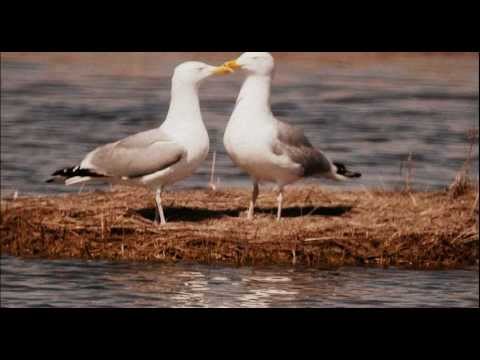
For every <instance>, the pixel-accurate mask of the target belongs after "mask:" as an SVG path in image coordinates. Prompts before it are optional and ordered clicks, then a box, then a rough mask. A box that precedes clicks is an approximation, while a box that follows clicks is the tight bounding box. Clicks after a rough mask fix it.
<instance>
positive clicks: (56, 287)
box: [0, 257, 479, 307]
mask: <svg viewBox="0 0 480 360" xmlns="http://www.w3.org/2000/svg"><path fill="white" fill-rule="evenodd" d="M0 261H1V270H2V271H1V284H2V285H1V298H0V299H1V303H2V306H4V307H30V306H31V307H50V306H55V307H478V306H479V286H478V280H479V278H478V269H475V270H454V271H405V270H396V269H388V270H382V269H363V268H342V269H338V270H334V271H327V270H325V271H321V270H313V269H293V268H276V267H268V268H248V267H246V268H229V267H218V266H199V265H187V264H176V265H164V264H138V263H110V262H99V261H96V262H84V261H70V260H69V261H47V260H22V259H17V258H12V257H2V258H1V260H0Z"/></svg>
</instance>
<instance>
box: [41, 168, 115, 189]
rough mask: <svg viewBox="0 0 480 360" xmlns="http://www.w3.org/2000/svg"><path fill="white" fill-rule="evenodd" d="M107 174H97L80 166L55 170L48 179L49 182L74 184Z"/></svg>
mask: <svg viewBox="0 0 480 360" xmlns="http://www.w3.org/2000/svg"><path fill="white" fill-rule="evenodd" d="M104 177H106V176H105V175H101V174H97V173H96V172H95V171H93V170H90V169H82V168H80V166H75V167H68V168H64V169H60V170H57V171H55V172H54V173H53V174H52V178H50V179H48V180H47V181H46V182H47V183H64V184H65V185H67V186H69V185H74V184H78V183H83V182H86V181H89V180H92V179H93V178H104Z"/></svg>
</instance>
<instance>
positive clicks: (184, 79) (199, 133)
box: [47, 61, 232, 224]
mask: <svg viewBox="0 0 480 360" xmlns="http://www.w3.org/2000/svg"><path fill="white" fill-rule="evenodd" d="M231 72H232V70H231V69H229V68H228V67H225V66H219V67H214V66H210V65H207V64H204V63H201V62H193V61H191V62H185V63H183V64H180V65H178V66H177V67H176V69H175V72H174V75H173V78H172V89H171V99H170V108H169V110H168V114H167V117H166V119H165V121H164V122H163V124H162V125H161V126H160V127H159V128H156V129H153V130H149V131H145V132H141V133H138V134H135V135H132V136H129V137H127V138H125V139H123V140H120V141H117V142H114V143H110V144H107V145H104V146H101V147H98V148H97V149H95V150H93V151H92V152H90V153H89V154H87V156H86V157H85V158H84V159H83V161H82V162H81V163H80V165H79V166H75V167H69V168H65V169H61V170H58V171H56V172H55V173H53V174H52V176H53V177H54V178H52V179H50V180H48V181H47V182H56V181H57V180H61V181H62V182H64V183H65V185H73V184H78V183H84V182H87V181H91V180H101V181H105V182H110V183H112V184H124V185H133V186H143V187H147V188H150V189H152V190H154V191H156V196H155V201H156V204H157V208H156V216H155V223H156V224H158V223H159V222H160V223H161V224H165V223H166V221H165V215H164V213H163V208H162V191H163V189H164V188H165V187H166V186H168V185H171V184H173V183H175V182H177V181H179V180H182V179H184V178H186V177H188V176H190V175H191V174H192V173H193V172H194V171H195V170H196V169H197V168H198V167H199V165H200V164H201V163H202V162H203V161H204V160H205V158H206V157H207V155H208V151H209V138H208V133H207V129H206V128H205V125H204V123H203V120H202V114H201V111H200V102H199V98H198V89H199V85H200V83H201V82H202V81H203V80H205V79H206V78H208V77H210V76H211V75H221V74H228V73H231Z"/></svg>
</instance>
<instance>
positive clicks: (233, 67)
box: [223, 60, 240, 71]
mask: <svg viewBox="0 0 480 360" xmlns="http://www.w3.org/2000/svg"><path fill="white" fill-rule="evenodd" d="M223 66H226V67H228V68H229V69H231V70H232V71H235V70H236V69H238V68H239V67H240V65H238V63H237V60H232V61H227V62H226V63H225V64H223Z"/></svg>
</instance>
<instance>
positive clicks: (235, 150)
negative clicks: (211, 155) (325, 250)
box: [224, 52, 361, 220]
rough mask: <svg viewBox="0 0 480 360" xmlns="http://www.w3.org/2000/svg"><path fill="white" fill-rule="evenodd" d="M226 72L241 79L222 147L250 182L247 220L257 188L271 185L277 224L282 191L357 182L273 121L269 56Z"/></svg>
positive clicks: (251, 56) (252, 57)
mask: <svg viewBox="0 0 480 360" xmlns="http://www.w3.org/2000/svg"><path fill="white" fill-rule="evenodd" d="M225 66H227V67H229V68H230V69H232V70H235V69H241V70H243V71H244V72H245V74H246V80H245V82H244V84H243V86H242V89H241V90H240V94H239V95H238V99H237V103H236V106H235V110H234V111H233V113H232V116H231V117H230V120H229V122H228V125H227V128H226V130H225V135H224V145H225V149H226V150H227V152H228V154H229V156H230V157H231V159H232V161H233V162H234V163H235V164H236V165H237V166H238V167H240V168H241V169H243V170H244V171H246V172H247V173H248V174H249V175H250V176H251V178H252V181H253V193H252V200H251V202H250V208H249V210H248V219H253V213H254V209H255V203H256V200H257V197H258V184H259V182H263V181H266V182H273V183H276V191H277V192H278V198H277V201H278V212H277V220H280V218H281V216H282V203H283V190H284V187H285V186H286V185H288V184H291V183H293V182H295V181H298V180H300V179H302V178H305V177H309V176H318V177H325V178H330V179H333V180H339V181H341V180H346V179H348V178H358V177H360V176H361V174H359V173H354V172H350V171H348V170H347V169H346V167H345V165H343V164H340V163H336V162H331V161H330V160H329V159H328V158H327V157H326V156H325V155H324V154H323V153H322V152H320V151H319V150H317V149H315V148H314V147H313V145H312V144H311V143H310V141H309V140H308V139H307V138H306V136H305V134H304V132H303V130H302V129H300V128H296V127H293V126H290V125H288V124H286V123H283V122H281V121H279V120H277V119H276V118H275V117H274V116H273V114H272V110H271V107H270V88H271V82H272V75H273V72H274V68H275V62H274V59H273V57H272V55H270V54H269V53H264V52H247V53H244V54H242V56H240V57H239V58H238V59H236V60H233V61H229V62H227V63H225Z"/></svg>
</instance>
